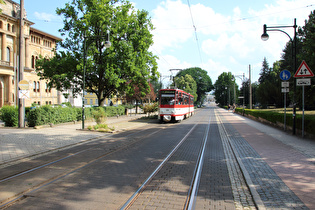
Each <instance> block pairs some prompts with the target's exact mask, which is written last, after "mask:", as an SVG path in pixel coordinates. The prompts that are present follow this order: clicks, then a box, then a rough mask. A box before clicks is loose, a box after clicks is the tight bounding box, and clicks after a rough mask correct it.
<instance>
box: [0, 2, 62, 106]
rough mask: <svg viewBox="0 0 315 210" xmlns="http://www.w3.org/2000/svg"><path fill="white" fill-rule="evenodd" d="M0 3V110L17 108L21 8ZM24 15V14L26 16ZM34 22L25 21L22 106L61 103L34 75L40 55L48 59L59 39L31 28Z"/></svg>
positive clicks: (43, 81) (15, 4) (44, 83)
mask: <svg viewBox="0 0 315 210" xmlns="http://www.w3.org/2000/svg"><path fill="white" fill-rule="evenodd" d="M4 2H5V4H0V8H1V10H2V12H1V13H0V59H1V60H0V107H2V106H4V105H17V101H18V95H19V94H18V93H19V90H18V80H17V74H18V70H17V68H18V65H17V64H18V55H19V31H20V30H19V26H20V23H19V18H20V5H19V4H17V3H15V2H14V1H11V0H4ZM25 14H26V13H25ZM33 25H34V23H33V22H31V21H29V20H27V17H26V16H25V18H24V39H25V40H24V43H25V46H24V50H25V52H24V55H25V59H24V62H25V63H24V76H23V77H24V78H23V79H24V80H26V81H28V83H29V89H28V94H27V96H28V97H27V98H25V106H26V107H29V106H31V105H32V104H33V103H36V104H38V105H45V104H60V103H61V95H62V94H60V93H59V92H58V91H57V90H56V89H54V88H52V89H49V88H48V86H47V81H45V80H40V79H39V77H38V76H37V74H36V72H35V65H36V60H37V59H39V57H40V56H42V57H44V58H47V59H48V58H51V57H53V56H54V52H53V49H55V47H56V43H57V41H60V40H61V39H60V38H58V37H55V36H53V35H50V34H48V33H45V32H43V31H40V30H37V29H35V28H33V27H32V26H33Z"/></svg>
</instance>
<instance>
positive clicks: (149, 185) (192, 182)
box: [0, 108, 260, 209]
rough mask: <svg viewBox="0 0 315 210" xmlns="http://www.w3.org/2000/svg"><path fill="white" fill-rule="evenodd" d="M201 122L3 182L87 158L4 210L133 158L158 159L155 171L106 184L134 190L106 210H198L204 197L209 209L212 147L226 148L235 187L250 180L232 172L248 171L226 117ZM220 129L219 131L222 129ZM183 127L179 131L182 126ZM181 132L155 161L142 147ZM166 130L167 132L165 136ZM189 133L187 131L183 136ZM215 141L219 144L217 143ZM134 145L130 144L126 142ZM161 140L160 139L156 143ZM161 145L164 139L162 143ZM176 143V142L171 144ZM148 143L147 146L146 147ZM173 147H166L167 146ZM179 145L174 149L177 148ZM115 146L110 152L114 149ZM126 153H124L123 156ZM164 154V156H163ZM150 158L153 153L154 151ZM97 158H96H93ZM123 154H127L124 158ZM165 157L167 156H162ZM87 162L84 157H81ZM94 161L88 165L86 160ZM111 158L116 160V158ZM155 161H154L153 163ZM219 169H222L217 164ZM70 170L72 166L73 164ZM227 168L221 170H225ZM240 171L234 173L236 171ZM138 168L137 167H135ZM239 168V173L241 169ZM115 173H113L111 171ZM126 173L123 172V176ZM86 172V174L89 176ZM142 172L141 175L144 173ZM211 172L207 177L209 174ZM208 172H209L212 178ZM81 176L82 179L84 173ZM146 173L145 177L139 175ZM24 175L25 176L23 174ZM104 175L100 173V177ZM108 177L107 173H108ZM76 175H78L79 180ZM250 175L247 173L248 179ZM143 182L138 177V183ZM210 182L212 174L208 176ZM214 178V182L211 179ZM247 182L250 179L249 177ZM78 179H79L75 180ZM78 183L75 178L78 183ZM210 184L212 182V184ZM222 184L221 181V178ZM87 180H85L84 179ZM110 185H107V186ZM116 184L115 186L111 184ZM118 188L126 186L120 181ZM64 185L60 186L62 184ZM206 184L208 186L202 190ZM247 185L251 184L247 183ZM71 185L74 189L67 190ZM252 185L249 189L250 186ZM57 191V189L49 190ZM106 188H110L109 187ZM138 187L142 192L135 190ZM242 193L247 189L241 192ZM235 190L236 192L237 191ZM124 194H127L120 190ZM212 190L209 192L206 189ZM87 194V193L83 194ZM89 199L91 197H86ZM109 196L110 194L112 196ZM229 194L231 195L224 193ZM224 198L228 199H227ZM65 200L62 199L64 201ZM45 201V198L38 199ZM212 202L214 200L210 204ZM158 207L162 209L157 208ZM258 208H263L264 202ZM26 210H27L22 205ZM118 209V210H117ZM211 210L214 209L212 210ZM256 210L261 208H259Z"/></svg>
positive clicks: (132, 138) (204, 115)
mask: <svg viewBox="0 0 315 210" xmlns="http://www.w3.org/2000/svg"><path fill="white" fill-rule="evenodd" d="M198 115H199V118H197V117H193V118H190V119H188V120H185V121H183V122H182V123H179V124H177V123H176V124H159V126H156V125H154V126H155V127H158V128H152V127H150V128H146V129H145V130H140V131H138V132H135V133H128V135H123V136H119V138H116V139H115V140H114V139H110V138H108V139H103V140H99V141H100V142H98V143H103V144H105V143H106V145H107V147H105V146H104V147H100V144H97V143H96V142H94V143H93V144H91V145H89V147H88V148H85V149H81V150H79V151H76V152H77V153H78V154H77V153H75V152H73V153H72V154H70V155H68V156H66V157H63V158H64V160H62V159H60V160H59V159H58V160H57V161H56V160H54V162H51V163H49V165H47V164H43V165H42V168H39V169H36V170H33V169H30V171H29V172H27V173H25V172H22V174H21V175H18V176H16V175H15V176H16V177H12V178H8V177H6V178H5V179H0V184H2V183H6V182H10V181H12V180H14V179H16V178H18V177H24V176H27V174H33V173H35V172H36V171H40V170H42V169H44V168H49V169H51V168H58V167H59V165H58V164H60V163H62V162H64V161H69V160H70V159H77V162H80V160H83V159H81V158H83V156H84V158H85V159H84V160H85V161H84V162H82V163H81V164H76V165H75V166H74V167H73V168H71V169H68V170H67V171H65V172H63V173H59V174H58V175H56V176H54V177H52V178H50V179H47V180H46V181H45V182H41V183H40V184H38V185H36V186H33V187H32V188H28V189H27V190H25V191H23V192H21V193H20V194H17V195H16V196H13V197H11V199H10V200H7V201H6V202H2V203H0V208H6V207H7V206H10V205H12V204H14V203H15V202H16V201H19V200H21V201H22V200H23V199H26V200H27V198H29V197H30V198H31V199H32V197H36V196H38V194H39V192H38V193H36V192H37V191H41V190H42V189H44V187H47V189H46V188H45V191H47V190H49V189H53V187H52V186H51V185H54V184H55V185H56V183H57V181H63V182H67V181H69V179H70V176H71V175H72V176H74V177H79V176H80V175H83V176H87V174H86V173H88V171H89V170H91V168H92V167H93V168H95V169H94V170H95V171H98V170H99V167H100V166H101V167H103V168H107V167H108V168H110V166H111V165H110V164H109V163H111V162H115V161H116V162H117V161H118V160H119V161H121V162H123V160H127V159H129V160H130V158H131V157H132V158H134V159H135V161H139V160H141V161H142V160H148V159H151V158H152V161H151V165H150V164H149V165H148V161H143V162H144V163H136V164H137V165H141V167H139V169H137V170H133V171H132V172H129V171H128V170H126V169H123V170H122V171H128V173H130V174H127V176H122V177H124V178H125V179H126V177H128V178H131V179H130V180H126V182H130V181H131V182H132V183H130V184H126V183H124V184H116V185H114V184H112V183H111V184H110V185H106V184H104V185H103V187H100V188H102V189H105V188H107V189H109V187H108V186H110V187H113V186H116V187H117V188H120V186H123V187H124V188H126V186H128V187H129V186H132V189H134V191H133V190H129V192H126V193H121V192H119V191H118V192H116V193H117V194H119V195H120V197H119V199H120V200H119V199H117V200H116V201H113V203H114V204H113V205H112V206H111V207H103V208H110V209H113V208H115V209H139V208H142V209H144V208H145V207H148V208H159V207H160V208H169V209H195V208H197V209H198V207H196V202H197V203H198V202H199V201H200V198H199V199H197V198H198V197H202V199H203V200H205V202H207V203H209V201H208V200H207V199H209V198H207V197H206V196H205V195H199V193H200V192H199V191H200V188H199V186H201V185H202V186H203V189H201V190H202V191H203V192H204V193H207V192H206V191H205V188H204V187H205V183H204V182H203V183H202V180H204V179H205V178H203V179H202V178H201V177H202V176H204V175H205V173H208V171H209V170H204V167H206V169H209V168H212V167H213V166H212V165H210V164H209V163H211V161H213V160H212V159H211V158H212V156H211V157H209V156H208V155H209V151H208V149H209V145H210V147H211V146H212V145H214V144H222V145H223V146H222V147H223V148H224V149H223V150H224V151H218V152H224V154H225V155H223V156H224V158H223V159H218V161H219V165H228V166H226V167H228V168H229V173H230V178H229V179H231V182H232V184H233V183H234V182H237V181H238V180H233V176H235V177H234V179H244V177H243V176H239V175H238V176H236V174H237V173H236V174H235V172H234V174H233V173H232V172H231V171H232V170H234V171H236V170H242V168H241V167H240V166H239V165H240V163H236V159H237V154H235V153H233V148H232V147H233V145H231V144H230V143H229V141H230V140H229V137H228V136H229V134H228V133H227V131H226V130H225V129H224V124H223V122H222V120H221V119H220V117H219V116H218V115H217V114H216V111H215V108H211V109H206V110H203V111H201V113H198ZM217 124H218V125H217ZM172 125H174V127H171V128H170V129H167V130H168V131H167V132H166V130H165V129H166V128H169V127H170V126H172ZM177 125H178V126H177ZM216 126H217V127H218V133H220V134H219V136H220V139H217V135H216V134H212V133H211V132H213V130H214V129H217V128H216ZM173 128H174V129H176V130H177V131H176V132H180V131H181V129H183V128H185V130H184V131H185V132H182V134H181V137H180V138H178V139H174V140H173V141H172V143H169V145H172V148H170V147H169V148H168V146H167V145H166V146H165V145H163V150H162V149H161V152H159V151H158V152H157V153H156V154H155V155H156V156H155V155H150V156H145V155H144V154H143V156H141V155H142V153H143V151H144V150H145V149H146V146H142V144H141V143H144V144H146V142H145V140H147V139H148V138H150V137H153V136H156V134H158V135H160V136H163V137H164V138H165V136H167V135H168V134H169V133H170V130H171V129H173ZM164 130H165V131H164ZM182 131H183V130H182ZM213 135H214V136H215V138H216V139H213ZM175 136H176V135H175V134H173V135H172V136H171V137H170V138H175ZM163 137H162V138H163ZM126 139H128V140H126ZM154 139H155V138H154ZM157 139H158V138H157ZM169 140H170V139H169ZM141 141H143V142H141ZM209 141H210V143H209ZM213 141H216V142H217V143H213ZM152 142H156V141H154V140H152V141H150V142H147V145H149V144H151V143H152ZM166 142H168V141H164V143H166ZM175 142H176V144H173V143H175ZM157 145H158V144H157V143H156V145H155V147H154V146H151V147H152V148H157V147H156V146H157ZM108 146H110V147H108ZM167 148H168V150H169V151H168V152H166V150H165V149H167ZM121 151H122V152H121ZM162 151H163V152H162ZM134 152H136V153H138V154H137V155H136V156H137V157H136V156H134V155H132V154H133V153H134ZM149 153H150V151H149ZM91 154H93V156H90V155H91ZM120 154H126V155H125V156H124V155H120ZM157 155H162V156H163V158H162V156H157ZM81 156H82V157H81ZM87 156H88V157H89V159H88V160H87V159H86V157H87ZM110 156H111V157H110ZM226 159H229V160H226ZM153 160H154V161H153ZM216 164H217V163H216ZM67 165H69V163H68V164H67ZM123 166H124V167H126V166H127V167H130V166H129V165H128V164H127V163H126V164H124V165H123ZM220 167H221V166H220ZM233 167H234V169H231V168H233ZM131 168H132V167H131ZM235 168H237V169H235ZM108 170H110V169H108ZM120 170H121V169H119V170H117V172H118V171H119V173H120V172H121V171H120ZM211 170H212V171H213V172H214V173H218V175H217V176H218V177H219V178H220V173H225V172H224V171H221V170H218V171H217V172H216V170H217V169H211ZM83 171H85V172H83ZM95 171H94V172H91V173H90V174H94V173H95ZM140 171H141V172H140ZM204 171H205V172H204ZM206 171H207V172H206ZM79 172H80V173H79ZM139 172H140V173H142V174H140V175H138V174H139ZM23 173H24V174H23ZM99 173H100V172H99ZM106 173H107V172H106ZM74 174H76V175H74ZM101 174H102V175H104V178H105V177H106V175H105V174H104V172H102V173H101ZM242 174H244V173H242ZM114 176H115V175H113V177H114ZM136 176H138V177H136ZM207 176H208V174H207ZM208 177H209V176H208ZM106 178H107V179H109V180H112V179H111V177H109V176H108V177H106ZM245 178H246V176H245ZM72 179H73V178H72ZM74 179H75V178H74ZM207 179H208V178H207ZM220 179H221V178H220ZM83 180H85V179H83ZM102 181H104V180H102ZM109 182H111V181H109ZM118 182H121V180H120V181H118ZM59 183H60V182H59ZM201 183H202V184H201ZM246 183H247V182H246ZM212 184H213V185H215V183H211V185H212ZM67 185H71V184H67ZM247 185H248V183H247ZM49 186H51V187H49ZM105 186H106V187H105ZM135 186H137V187H136V188H134V187H135ZM240 187H241V188H242V187H244V186H240ZM231 188H232V187H231ZM120 189H121V188H120ZM206 190H209V189H206ZM237 190H238V189H235V188H233V193H234V191H237ZM245 191H246V193H250V194H251V192H249V190H246V189H245ZM82 193H83V192H82ZM84 193H85V192H84ZM106 193H108V192H106ZM224 193H225V192H224ZM224 193H223V194H222V196H224ZM239 194H241V193H238V194H237V193H236V194H234V197H236V196H239ZM61 197H62V196H61ZM38 199H40V198H38ZM210 199H212V198H210ZM223 199H230V198H225V197H224V198H223ZM248 199H253V198H252V197H248ZM155 202H156V203H155ZM167 202H168V204H167V205H166V206H164V205H163V203H165V204H166V203H167ZM233 202H235V201H234V200H233V198H232V205H233V206H234V204H233ZM255 202H256V206H258V207H260V206H259V201H258V205H257V201H255ZM237 204H238V206H237V207H239V208H240V209H242V207H243V206H242V205H243V204H242V203H237ZM21 205H22V204H21ZM113 206H114V207H113ZM199 207H200V206H199ZM208 208H209V209H211V207H208ZM253 208H255V207H253Z"/></svg>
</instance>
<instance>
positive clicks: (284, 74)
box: [280, 70, 291, 130]
mask: <svg viewBox="0 0 315 210" xmlns="http://www.w3.org/2000/svg"><path fill="white" fill-rule="evenodd" d="M290 77H291V73H290V72H289V71H288V70H283V71H281V73H280V78H281V79H282V80H283V81H287V80H289V79H290ZM289 86H290V83H289V82H281V87H282V89H281V92H282V93H284V121H283V124H284V130H286V114H287V93H288V92H289Z"/></svg>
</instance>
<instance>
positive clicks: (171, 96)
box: [161, 91, 175, 105]
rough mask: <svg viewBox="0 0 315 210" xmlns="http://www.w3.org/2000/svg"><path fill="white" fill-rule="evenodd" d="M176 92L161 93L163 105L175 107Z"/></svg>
mask: <svg viewBox="0 0 315 210" xmlns="http://www.w3.org/2000/svg"><path fill="white" fill-rule="evenodd" d="M174 103H175V92H171V91H167V92H162V93H161V105H174Z"/></svg>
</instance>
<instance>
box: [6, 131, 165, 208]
mask: <svg viewBox="0 0 315 210" xmlns="http://www.w3.org/2000/svg"><path fill="white" fill-rule="evenodd" d="M167 127H169V126H167ZM149 129H151V127H150V128H147V129H145V130H149ZM163 129H164V127H162V128H160V129H158V130H155V131H154V132H151V133H150V135H152V134H155V133H157V132H159V131H160V130H163ZM140 132H141V133H143V130H141V131H138V132H134V133H132V134H129V135H126V136H123V137H121V138H126V137H130V136H133V135H136V134H138V133H140ZM111 136H112V135H111ZM146 136H148V135H146ZM142 139H143V138H140V139H138V140H136V141H134V142H131V143H129V144H124V145H123V146H120V147H118V148H116V149H115V150H112V151H109V152H106V153H105V154H102V155H100V156H98V157H96V158H93V159H92V160H90V161H89V162H87V163H85V164H83V165H81V166H78V167H76V168H74V169H72V170H70V171H68V172H65V173H62V174H60V175H59V176H56V177H54V178H52V179H50V180H46V181H43V182H42V183H40V184H38V185H37V186H36V187H34V188H33V189H28V190H25V191H23V192H20V193H19V194H17V195H15V196H12V197H11V198H10V199H8V201H7V202H5V203H2V204H1V203H0V209H2V208H5V207H7V206H9V205H12V204H13V203H14V202H16V201H18V200H20V199H21V198H24V197H27V196H26V195H24V193H26V192H28V193H33V192H35V191H37V190H39V189H41V188H42V187H45V186H47V185H49V184H52V183H54V182H56V181H58V180H60V179H61V178H64V177H66V176H68V175H70V174H72V173H74V172H76V171H78V170H80V169H83V168H85V167H86V166H88V165H90V164H92V163H94V162H96V161H98V160H100V159H102V158H104V157H106V156H108V155H110V154H112V153H115V152H117V151H120V150H122V149H124V148H128V147H129V146H130V145H133V144H135V143H137V142H139V141H141V140H142ZM93 148H97V147H96V146H93V147H91V148H88V149H85V150H81V151H79V152H77V153H74V154H72V155H69V156H67V157H64V158H61V159H58V160H55V161H52V162H50V163H46V164H43V165H41V166H38V167H36V168H33V169H29V170H27V171H24V172H21V173H19V174H15V175H13V176H10V177H7V178H5V179H2V180H1V181H0V183H1V182H5V181H8V180H10V179H13V178H16V177H18V176H22V175H25V174H27V173H31V172H34V171H36V170H39V169H41V168H44V167H46V166H49V165H52V164H55V163H57V162H60V161H62V160H65V159H68V158H70V157H74V156H75V155H78V154H80V153H83V152H86V151H87V150H91V149H93Z"/></svg>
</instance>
